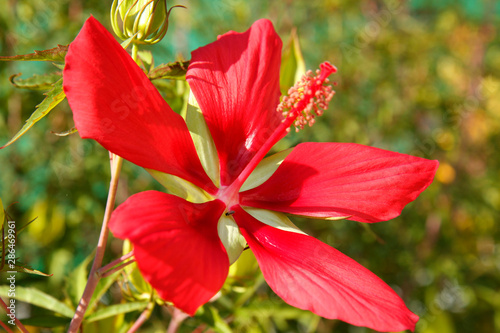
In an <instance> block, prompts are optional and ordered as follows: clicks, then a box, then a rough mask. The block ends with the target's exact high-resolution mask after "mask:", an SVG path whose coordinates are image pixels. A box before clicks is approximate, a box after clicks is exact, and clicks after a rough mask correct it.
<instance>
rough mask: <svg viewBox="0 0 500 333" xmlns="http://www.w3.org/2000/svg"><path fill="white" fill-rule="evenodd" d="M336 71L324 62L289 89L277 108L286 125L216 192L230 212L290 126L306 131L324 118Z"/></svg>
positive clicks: (283, 124) (280, 126)
mask: <svg viewBox="0 0 500 333" xmlns="http://www.w3.org/2000/svg"><path fill="white" fill-rule="evenodd" d="M336 71H337V69H336V68H335V67H334V66H333V65H331V64H330V63H329V62H324V63H322V64H321V65H320V69H319V70H317V71H316V75H315V76H313V75H312V71H308V72H307V73H306V74H305V75H304V76H303V77H302V79H301V80H300V81H299V82H297V83H296V84H295V86H293V87H292V88H290V89H289V90H288V96H284V97H283V99H282V102H281V103H280V104H279V105H278V107H277V111H278V112H282V113H283V116H284V119H283V122H282V123H281V124H280V125H279V126H278V127H277V128H276V130H275V131H274V132H273V134H271V136H270V137H269V138H268V139H267V141H266V142H265V143H264V144H263V145H262V147H261V148H260V149H259V151H257V153H256V154H255V156H254V157H253V158H252V159H251V160H250V162H249V163H248V165H247V166H246V167H245V169H243V171H242V172H241V173H240V175H239V176H238V178H236V180H235V181H234V182H233V183H232V184H231V185H229V186H227V187H225V188H221V189H220V190H219V192H218V193H217V197H218V198H219V199H220V200H222V201H223V202H225V203H226V205H227V207H228V209H231V207H232V206H233V205H236V204H238V201H239V200H238V193H239V190H240V188H241V186H242V185H243V183H244V182H245V180H246V179H247V178H248V176H250V174H251V173H252V171H253V170H254V169H255V167H257V165H258V164H259V162H260V161H261V160H262V159H263V158H264V157H265V155H266V154H267V153H268V152H269V150H270V149H271V148H272V147H273V146H274V144H275V143H276V142H278V141H279V140H281V139H282V138H283V137H284V136H285V135H286V134H287V133H288V132H289V131H290V126H291V125H292V124H294V125H295V127H296V130H297V131H298V129H299V128H301V129H302V128H304V125H306V124H309V126H312V125H313V124H314V118H315V117H316V116H320V115H322V114H323V112H324V110H326V109H327V108H328V103H329V102H330V100H331V99H332V97H333V95H334V93H335V92H334V91H333V90H332V87H331V85H329V84H328V83H329V80H328V76H330V74H332V73H335V72H336Z"/></svg>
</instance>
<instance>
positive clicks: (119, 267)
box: [99, 259, 135, 278]
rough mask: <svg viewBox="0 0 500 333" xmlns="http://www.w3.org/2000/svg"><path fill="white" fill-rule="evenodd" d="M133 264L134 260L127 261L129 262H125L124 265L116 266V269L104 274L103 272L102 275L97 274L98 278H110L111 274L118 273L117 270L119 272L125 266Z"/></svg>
mask: <svg viewBox="0 0 500 333" xmlns="http://www.w3.org/2000/svg"><path fill="white" fill-rule="evenodd" d="M134 262H135V259H132V260H129V261H127V262H125V263H123V264H121V265H120V266H118V267H115V268H113V269H110V270H109V271H106V272H104V273H99V274H100V277H101V278H105V277H108V276H110V275H112V274H114V273H116V272H118V271H119V270H121V269H122V268H124V267H127V266H128V265H130V264H133V263H134Z"/></svg>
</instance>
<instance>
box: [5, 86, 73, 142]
mask: <svg viewBox="0 0 500 333" xmlns="http://www.w3.org/2000/svg"><path fill="white" fill-rule="evenodd" d="M45 95H46V97H45V99H44V100H43V101H42V103H40V104H38V105H37V107H36V110H35V112H33V113H32V114H31V117H29V119H28V120H27V121H26V124H24V126H23V128H21V130H20V131H19V132H17V134H16V135H14V137H13V138H12V139H10V141H9V142H7V143H6V144H5V145H3V146H2V147H0V149H2V148H5V147H7V146H9V145H10V144H12V143H13V142H15V141H16V140H17V139H19V138H20V137H21V136H22V135H23V134H24V133H26V132H27V131H28V130H29V129H30V128H31V127H32V126H33V125H34V124H35V123H36V122H37V121H39V120H40V119H42V118H43V117H45V116H46V115H47V114H48V113H49V112H50V111H51V110H52V109H53V108H54V107H55V106H56V105H57V104H59V103H60V102H61V101H62V100H63V99H64V98H65V97H66V95H65V94H64V91H63V88H62V79H61V80H59V81H57V82H56V83H54V84H53V88H52V90H50V91H48V92H47V93H46V94H45Z"/></svg>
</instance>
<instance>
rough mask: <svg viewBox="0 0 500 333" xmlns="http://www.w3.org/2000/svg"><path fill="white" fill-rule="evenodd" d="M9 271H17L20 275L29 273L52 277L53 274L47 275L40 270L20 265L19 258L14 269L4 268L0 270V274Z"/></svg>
mask: <svg viewBox="0 0 500 333" xmlns="http://www.w3.org/2000/svg"><path fill="white" fill-rule="evenodd" d="M7 271H15V272H20V273H28V274H33V275H40V276H52V274H46V273H44V272H41V271H39V270H36V269H32V268H31V267H29V266H28V265H25V264H23V263H20V262H19V260H17V258H16V265H14V268H12V267H8V266H5V267H4V268H2V269H0V272H7Z"/></svg>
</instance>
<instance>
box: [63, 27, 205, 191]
mask: <svg viewBox="0 0 500 333" xmlns="http://www.w3.org/2000/svg"><path fill="white" fill-rule="evenodd" d="M64 92H65V93H66V96H67V97H68V102H69V104H70V106H71V109H72V110H73V117H74V120H75V125H76V128H77V129H78V132H79V133H80V135H81V137H82V138H91V139H94V140H97V141H98V142H99V143H100V144H101V145H102V146H104V148H106V149H108V150H109V151H111V152H113V153H115V154H117V155H120V156H122V157H123V158H125V159H127V160H129V161H131V162H132V163H135V164H137V165H139V166H142V167H144V168H148V169H154V170H158V171H162V172H165V173H170V174H173V175H176V176H179V177H182V178H184V179H186V180H189V181H190V182H192V183H194V184H196V185H198V186H200V187H203V188H204V189H212V190H215V187H214V185H213V184H212V182H211V181H210V179H209V178H208V176H207V175H206V173H205V171H204V170H203V167H202V166H201V163H200V161H199V159H198V155H197V153H196V150H195V148H194V144H193V142H192V140H191V136H190V134H189V131H188V129H187V126H186V124H185V122H184V120H183V119H182V117H181V116H179V115H178V114H176V113H175V112H173V111H172V109H171V108H170V106H168V104H167V103H166V102H165V101H164V100H163V98H162V97H161V95H160V94H159V93H158V91H157V90H156V88H155V87H154V86H153V85H152V84H151V82H150V81H149V79H148V78H147V77H146V75H145V74H144V73H143V71H142V70H141V69H140V68H139V67H138V66H137V65H136V64H135V62H134V61H133V60H132V58H131V57H130V56H129V55H128V54H127V52H126V51H125V50H124V49H123V48H122V47H121V45H120V44H119V43H118V42H116V41H115V39H114V38H113V36H111V34H110V33H109V32H108V31H107V30H106V29H105V28H104V27H103V26H102V25H101V24H100V23H99V22H98V21H97V20H96V19H95V18H93V17H90V18H89V19H88V20H87V22H86V23H85V25H84V26H83V28H82V30H81V31H80V33H79V34H78V36H77V37H76V39H75V40H74V41H73V43H71V45H70V47H69V51H68V54H67V56H66V67H65V68H64ZM207 184H208V185H207ZM212 192H214V191H212Z"/></svg>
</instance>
